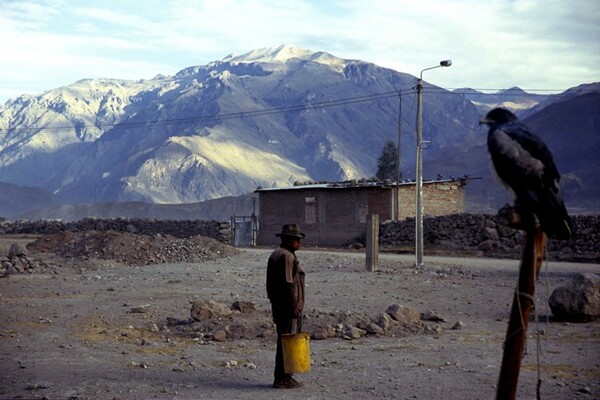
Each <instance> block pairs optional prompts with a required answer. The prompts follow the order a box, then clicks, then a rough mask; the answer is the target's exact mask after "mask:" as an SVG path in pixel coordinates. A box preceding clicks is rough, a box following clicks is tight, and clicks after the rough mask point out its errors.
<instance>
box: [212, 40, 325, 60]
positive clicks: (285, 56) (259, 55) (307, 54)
mask: <svg viewBox="0 0 600 400" xmlns="http://www.w3.org/2000/svg"><path fill="white" fill-rule="evenodd" d="M314 54H315V53H314V52H313V51H311V50H307V49H303V48H301V47H298V46H293V45H287V44H282V45H281V46H279V47H277V48H276V49H273V48H271V47H263V48H260V49H256V50H252V51H250V52H248V53H245V54H242V55H240V56H235V55H233V54H230V55H228V56H227V57H225V58H223V60H222V61H228V62H231V63H251V62H283V63H285V62H286V61H288V60H289V59H292V58H299V59H303V60H307V59H310V58H311V56H313V55H314Z"/></svg>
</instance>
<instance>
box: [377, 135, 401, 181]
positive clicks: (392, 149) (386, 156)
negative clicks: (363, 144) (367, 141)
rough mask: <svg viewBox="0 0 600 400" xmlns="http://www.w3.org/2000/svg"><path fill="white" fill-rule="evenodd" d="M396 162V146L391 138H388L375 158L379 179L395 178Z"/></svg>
mask: <svg viewBox="0 0 600 400" xmlns="http://www.w3.org/2000/svg"><path fill="white" fill-rule="evenodd" d="M397 163H398V146H396V143H394V141H393V140H391V139H390V140H388V141H387V142H385V144H384V145H383V149H382V150H381V155H380V156H379V158H378V159H377V173H376V174H375V175H376V176H377V177H378V178H379V179H381V180H383V179H392V180H396V164H397Z"/></svg>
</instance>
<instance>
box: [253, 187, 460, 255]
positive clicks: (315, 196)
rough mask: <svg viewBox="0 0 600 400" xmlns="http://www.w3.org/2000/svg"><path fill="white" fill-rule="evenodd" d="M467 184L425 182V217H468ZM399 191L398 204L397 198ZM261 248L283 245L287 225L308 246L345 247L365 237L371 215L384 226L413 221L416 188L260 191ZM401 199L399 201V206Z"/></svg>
mask: <svg viewBox="0 0 600 400" xmlns="http://www.w3.org/2000/svg"><path fill="white" fill-rule="evenodd" d="M466 182H467V180H466V179H443V180H436V181H426V182H423V207H424V214H425V215H427V216H439V215H449V214H456V213H462V212H464V205H465V192H464V186H465V185H466ZM396 190H397V191H398V198H397V196H396ZM256 192H257V193H258V198H259V201H258V203H259V213H258V214H259V232H258V240H257V243H258V244H259V245H274V244H278V243H279V239H278V238H277V237H275V234H276V233H278V232H280V231H281V226H282V225H283V224H287V223H297V224H299V225H300V226H301V228H302V230H303V231H304V232H305V233H306V239H304V241H303V242H304V243H305V244H307V245H316V246H341V245H343V244H345V243H347V242H349V241H351V240H352V239H354V238H355V237H357V236H359V235H360V234H361V233H363V232H364V231H365V224H366V219H367V214H378V215H379V220H380V221H386V220H390V219H396V216H398V217H397V218H398V219H400V220H403V219H405V218H407V217H414V216H415V183H414V182H408V183H400V185H396V184H395V182H394V183H390V182H360V181H359V182H356V181H346V182H336V183H319V184H308V185H298V186H292V187H285V188H266V189H263V188H258V189H257V190H256ZM398 199H399V200H398Z"/></svg>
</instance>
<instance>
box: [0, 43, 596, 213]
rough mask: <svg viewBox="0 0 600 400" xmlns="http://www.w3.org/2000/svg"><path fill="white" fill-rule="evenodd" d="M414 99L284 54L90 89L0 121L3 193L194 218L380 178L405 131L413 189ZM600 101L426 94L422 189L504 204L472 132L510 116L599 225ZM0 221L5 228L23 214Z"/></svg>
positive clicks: (591, 94)
mask: <svg viewBox="0 0 600 400" xmlns="http://www.w3.org/2000/svg"><path fill="white" fill-rule="evenodd" d="M415 87H416V78H415V77H414V76H412V75H409V74H405V73H401V72H397V71H394V70H391V69H387V68H382V67H379V66H377V65H375V64H373V63H369V62H365V61H361V60H347V59H341V58H338V57H335V56H333V55H331V54H329V53H326V52H314V51H309V50H305V49H301V48H298V47H295V46H288V45H282V46H281V47H279V48H277V49H270V48H264V49H257V50H254V51H251V52H249V53H246V54H243V55H240V56H235V55H228V56H226V57H225V58H223V59H222V60H220V61H214V62H211V63H208V64H207V65H202V66H193V67H189V68H185V69H183V70H181V71H180V72H178V73H177V74H175V75H174V76H162V75H159V76H156V77H155V78H153V79H149V80H138V81H125V80H116V79H94V80H90V79H87V80H81V81H78V82H76V83H74V84H72V85H69V86H66V87H60V88H56V89H52V90H49V91H47V92H45V93H43V94H41V95H39V96H30V95H23V96H20V97H17V98H15V99H11V100H9V101H8V102H7V103H5V104H4V105H2V106H0V181H2V182H6V183H8V184H11V185H12V186H11V187H13V188H14V187H25V186H28V187H35V188H39V189H43V190H44V191H46V192H48V193H51V194H52V196H49V197H48V199H49V200H48V204H47V205H48V206H52V205H55V204H56V203H63V204H71V205H77V204H94V203H107V202H139V201H141V202H145V203H151V204H185V203H198V202H203V201H206V200H211V199H219V198H231V197H232V196H240V195H244V194H246V193H250V192H253V191H254V190H255V189H256V188H257V187H258V186H262V187H272V186H288V185H293V184H294V182H297V181H300V182H306V181H324V180H327V181H334V180H346V179H356V178H363V177H371V176H373V175H374V174H375V171H376V169H377V168H376V163H377V158H378V156H379V155H380V152H381V149H382V148H383V145H384V144H385V142H386V141H388V140H390V139H392V140H394V141H397V137H398V129H399V127H398V121H399V120H400V135H401V141H400V146H401V149H402V157H401V166H402V173H403V179H411V178H414V161H415V151H414V149H415V147H416V143H415V133H414V132H415V120H416V94H415ZM599 96H600V84H598V83H594V84H586V85H581V86H579V87H577V88H572V89H570V90H568V91H566V92H564V93H561V94H558V95H538V94H530V93H526V92H524V91H523V90H521V89H519V88H510V89H507V90H505V91H500V92H498V93H492V94H489V93H482V92H478V91H476V90H473V89H459V90H454V91H448V90H445V89H442V88H440V87H437V86H434V85H430V84H428V83H426V82H425V83H424V90H423V137H424V139H425V140H428V141H430V142H431V145H430V147H429V148H428V149H427V150H426V151H425V152H424V177H425V179H431V178H435V177H436V176H437V175H444V176H451V175H454V176H463V175H470V176H473V177H478V178H479V177H480V178H481V179H478V180H474V181H472V184H470V185H469V186H468V190H469V191H468V194H467V196H468V197H467V199H468V203H469V204H470V206H469V207H470V208H472V209H473V210H475V211H477V210H486V209H491V208H493V207H496V206H497V205H498V203H499V202H501V201H505V200H506V201H508V197H507V195H506V194H505V193H504V189H503V188H501V187H499V185H498V184H497V183H496V182H494V181H493V180H492V179H491V177H490V176H491V174H490V171H489V166H488V161H487V157H488V156H487V150H486V148H485V139H486V135H485V133H486V131H485V129H484V128H480V127H479V126H478V121H479V119H480V117H481V116H482V114H484V113H485V112H486V111H487V110H489V109H490V108H492V107H495V106H503V107H507V108H511V109H512V110H514V111H515V112H516V113H517V114H518V115H519V116H520V117H521V118H523V119H524V121H525V122H526V123H527V124H528V125H530V127H531V128H532V129H533V130H534V131H536V132H537V133H538V134H540V136H542V137H543V138H544V139H545V140H546V141H547V143H548V145H549V147H550V148H551V150H552V151H553V152H554V153H555V158H556V161H557V164H558V167H559V170H560V171H561V172H562V173H563V184H564V190H565V196H566V198H567V206H570V207H572V208H573V209H574V210H578V211H588V210H599V209H600V206H599V204H598V203H599V200H598V199H599V198H600V196H598V194H599V187H600V184H599V181H600V178H597V177H596V176H594V174H593V172H592V171H594V170H595V168H594V167H595V166H597V165H598V157H597V156H596V157H595V156H594V154H597V150H598V147H599V143H600V137H599V136H600V130H599V129H600V128H599V127H600V123H599V121H598V118H599V117H598V116H599V115H600V113H599V112H598V111H599V108H600V107H599V104H600V100H599ZM399 108H401V116H400V118H399ZM595 151H596V153H595ZM3 192H4V191H3ZM499 193H501V195H498V194H499ZM2 196H3V195H2V194H0V198H1V197H2ZM0 200H1V199H0ZM2 203H4V202H2ZM21 204H22V205H23V204H24V203H23V202H21ZM3 208H4V206H2V207H0V215H1V214H2V213H4V215H8V216H11V215H12V216H14V215H18V214H19V213H20V212H22V211H23V210H22V208H23V207H21V209H20V210H19V212H16V211H15V209H14V208H13V209H6V210H5V209H3ZM25 208H27V207H25ZM34 208H39V204H35V205H32V206H31V207H30V208H29V209H30V210H31V209H34Z"/></svg>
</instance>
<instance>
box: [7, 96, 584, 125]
mask: <svg viewBox="0 0 600 400" xmlns="http://www.w3.org/2000/svg"><path fill="white" fill-rule="evenodd" d="M461 89H463V90H462V91H457V90H461ZM509 90H510V89H509ZM522 90H524V91H525V92H526V95H532V94H534V93H532V92H533V91H537V92H544V91H545V92H553V91H555V90H554V89H522ZM482 91H497V93H483V92H482ZM500 91H501V92H500ZM594 91H595V90H593V89H591V90H589V91H586V90H580V91H577V92H575V93H571V94H567V93H562V94H561V95H562V96H569V97H570V96H578V95H581V94H585V93H586V92H589V93H591V92H594ZM424 92H427V93H434V94H438V95H439V94H443V95H454V96H457V95H458V96H465V95H473V96H477V95H482V96H499V97H502V96H513V95H514V94H513V93H509V92H507V91H506V90H504V89H471V88H448V89H444V88H441V87H437V86H426V87H424ZM415 93H416V90H415V88H414V87H413V88H410V89H408V90H407V89H400V90H395V91H389V92H384V93H376V94H371V95H364V96H357V97H349V98H342V99H337V100H329V101H322V102H315V103H312V104H296V105H290V106H283V107H273V108H267V109H261V110H251V111H238V112H232V113H223V114H213V115H200V116H192V117H183V118H169V119H163V120H154V121H123V122H118V123H110V124H93V125H79V126H66V125H64V126H54V127H52V126H44V127H35V126H29V127H20V128H0V132H10V131H13V130H18V131H34V132H41V131H55V132H58V131H65V130H74V129H86V128H97V129H107V128H115V127H118V128H129V127H140V126H148V125H154V126H156V125H173V124H181V123H189V122H194V121H208V120H226V119H235V118H244V117H256V116H265V115H271V114H279V113H284V112H297V111H307V110H314V109H322V108H328V107H336V106H342V105H348V104H356V103H363V102H369V101H376V100H383V99H387V98H392V97H396V96H401V97H404V96H410V95H413V94H415ZM541 96H547V95H541ZM413 105H414V104H413ZM411 108H412V107H411ZM403 120H404V118H403ZM405 122H408V121H405Z"/></svg>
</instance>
